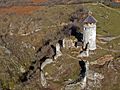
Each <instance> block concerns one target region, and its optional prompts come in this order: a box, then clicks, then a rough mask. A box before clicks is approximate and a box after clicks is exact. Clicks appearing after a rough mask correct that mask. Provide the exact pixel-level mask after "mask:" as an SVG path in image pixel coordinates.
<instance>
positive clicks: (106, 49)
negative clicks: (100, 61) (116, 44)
mask: <svg viewBox="0 0 120 90" xmlns="http://www.w3.org/2000/svg"><path fill="white" fill-rule="evenodd" d="M97 47H98V48H100V49H102V50H105V51H111V52H120V50H114V49H108V48H103V47H101V46H99V45H97Z"/></svg>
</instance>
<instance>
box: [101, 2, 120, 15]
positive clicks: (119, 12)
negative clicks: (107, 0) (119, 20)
mask: <svg viewBox="0 0 120 90" xmlns="http://www.w3.org/2000/svg"><path fill="white" fill-rule="evenodd" d="M100 5H102V6H103V7H105V8H107V9H110V10H113V11H116V12H117V13H118V14H120V11H118V10H116V9H114V8H111V7H108V6H106V5H104V4H102V3H100Z"/></svg>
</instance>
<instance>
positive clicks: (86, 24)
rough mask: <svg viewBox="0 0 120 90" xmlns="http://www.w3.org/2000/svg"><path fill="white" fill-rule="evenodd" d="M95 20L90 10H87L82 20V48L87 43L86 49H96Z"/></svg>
mask: <svg viewBox="0 0 120 90" xmlns="http://www.w3.org/2000/svg"><path fill="white" fill-rule="evenodd" d="M96 22H97V20H96V19H95V18H94V17H93V16H92V12H89V13H88V15H87V17H86V18H85V19H84V21H83V43H84V44H83V48H85V47H86V44H87V43H89V45H88V47H87V48H88V49H89V50H95V49H96Z"/></svg>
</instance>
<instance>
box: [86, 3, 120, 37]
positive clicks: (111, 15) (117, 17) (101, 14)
mask: <svg viewBox="0 0 120 90" xmlns="http://www.w3.org/2000/svg"><path fill="white" fill-rule="evenodd" d="M86 7H87V8H88V9H89V10H91V11H92V12H93V16H94V17H95V18H96V19H97V21H98V23H97V33H98V34H102V35H113V36H115V35H119V34H120V13H118V12H117V9H116V10H112V9H110V8H107V7H104V6H102V5H99V4H97V5H92V4H87V5H86ZM118 11H119V10H118ZM104 31H106V32H104Z"/></svg>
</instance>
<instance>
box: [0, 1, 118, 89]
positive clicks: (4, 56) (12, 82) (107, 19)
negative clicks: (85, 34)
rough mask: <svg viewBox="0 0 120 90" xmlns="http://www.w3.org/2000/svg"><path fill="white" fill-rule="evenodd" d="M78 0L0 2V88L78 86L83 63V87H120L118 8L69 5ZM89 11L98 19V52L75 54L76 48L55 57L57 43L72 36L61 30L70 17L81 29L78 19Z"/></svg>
mask: <svg viewBox="0 0 120 90" xmlns="http://www.w3.org/2000/svg"><path fill="white" fill-rule="evenodd" d="M68 1H69V2H68ZM78 1H79V0H0V3H1V8H0V90H81V87H80V86H81V84H79V81H80V80H79V79H78V78H79V77H80V75H81V72H82V70H83V68H84V65H83V64H86V65H87V64H88V63H89V72H88V76H87V85H86V87H85V89H86V90H94V89H96V90H99V89H101V90H119V89H120V87H119V86H120V84H119V82H120V78H119V76H120V70H119V68H120V67H119V66H120V36H119V33H120V29H119V22H120V18H119V17H120V10H119V9H114V8H109V7H107V6H105V5H103V4H96V3H86V4H84V6H83V5H81V4H70V3H79V2H78ZM18 2H19V3H18ZM53 3H56V4H62V5H54V6H52V5H51V4H53ZM64 3H67V4H69V5H63V4H64ZM39 5H42V6H39ZM43 5H46V6H43ZM47 5H48V6H47ZM11 6H12V7H11ZM6 7H7V8H6ZM88 10H91V11H92V12H93V15H94V17H95V18H96V19H97V20H98V23H97V50H96V51H95V52H91V55H90V56H89V57H87V58H79V57H77V56H78V55H79V53H80V50H81V48H76V47H72V48H61V53H62V55H61V56H60V57H58V58H57V59H55V60H54V59H53V58H54V56H55V46H56V43H58V41H59V40H62V39H63V38H67V39H68V40H70V41H71V40H73V39H75V37H74V36H72V37H69V35H67V34H66V32H67V33H68V31H69V30H71V29H74V28H71V27H72V25H73V24H72V25H71V21H72V20H73V19H74V18H77V21H76V22H75V23H74V24H75V25H76V27H77V28H75V29H77V30H78V31H79V32H81V33H82V30H81V28H80V26H81V25H80V22H79V20H80V17H81V14H82V13H83V12H84V13H86V12H87V11H88ZM81 59H82V60H84V61H85V62H80V61H81ZM46 62H47V63H48V64H47V65H46ZM81 63H83V64H82V65H83V67H81ZM41 66H42V68H41ZM83 74H84V73H83ZM46 83H47V84H46Z"/></svg>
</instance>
